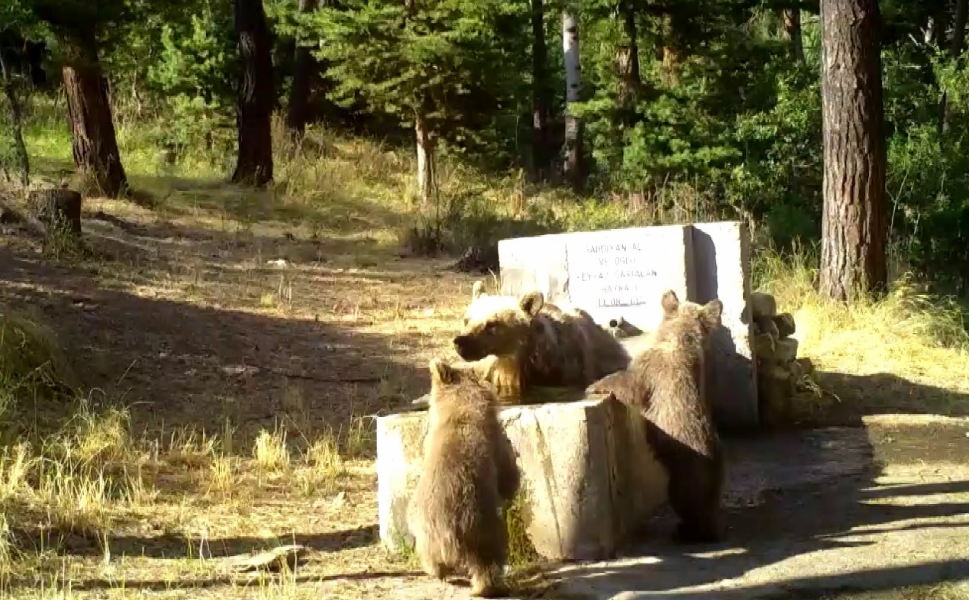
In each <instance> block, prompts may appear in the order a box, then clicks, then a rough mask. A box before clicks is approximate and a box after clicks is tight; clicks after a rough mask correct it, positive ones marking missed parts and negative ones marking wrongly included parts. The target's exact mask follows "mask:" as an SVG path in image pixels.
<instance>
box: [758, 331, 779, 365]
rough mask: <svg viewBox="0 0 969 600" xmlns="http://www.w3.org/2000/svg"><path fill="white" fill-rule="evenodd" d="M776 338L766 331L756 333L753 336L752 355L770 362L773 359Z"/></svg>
mask: <svg viewBox="0 0 969 600" xmlns="http://www.w3.org/2000/svg"><path fill="white" fill-rule="evenodd" d="M776 344H777V338H776V337H774V336H772V335H770V334H768V333H758V334H757V335H755V336H754V355H755V356H756V357H757V360H759V361H763V362H772V361H773V360H774V352H775V346H776Z"/></svg>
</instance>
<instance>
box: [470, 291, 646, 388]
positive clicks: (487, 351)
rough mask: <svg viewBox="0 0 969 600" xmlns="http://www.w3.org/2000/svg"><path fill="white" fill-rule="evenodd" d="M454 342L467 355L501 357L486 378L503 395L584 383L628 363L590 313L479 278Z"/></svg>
mask: <svg viewBox="0 0 969 600" xmlns="http://www.w3.org/2000/svg"><path fill="white" fill-rule="evenodd" d="M454 348H455V350H456V351H457V353H458V355H459V356H460V357H461V358H462V359H463V360H465V361H480V360H482V359H485V358H486V357H488V356H490V355H493V356H495V357H497V361H496V363H495V364H494V367H493V368H492V369H490V373H489V376H488V381H490V382H491V383H492V384H494V385H495V386H496V387H497V389H498V393H499V395H501V396H502V397H510V396H520V395H521V393H522V391H523V390H525V389H527V388H528V387H530V386H552V387H572V388H579V389H582V388H585V387H586V386H588V385H589V384H591V383H592V382H594V381H596V380H598V379H599V378H601V377H603V376H605V375H608V374H610V373H614V372H616V371H618V370H620V369H624V368H626V367H627V366H628V365H629V360H630V358H629V354H628V353H627V352H626V350H625V348H623V346H622V344H621V343H619V341H618V340H616V338H615V337H614V336H612V335H611V334H610V333H609V332H608V331H606V330H605V329H603V328H602V327H600V326H599V325H598V324H596V322H595V321H593V319H592V317H591V316H590V315H589V313H587V312H585V311H584V310H581V309H577V308H572V309H568V310H566V309H562V308H559V307H558V306H556V305H554V304H551V303H549V302H546V301H545V296H544V294H542V293H541V292H538V291H535V292H530V293H528V294H524V295H522V296H521V297H515V296H504V295H490V294H486V293H485V291H484V283H483V282H481V281H476V282H475V284H474V288H473V290H472V293H471V304H470V305H469V306H468V308H467V310H466V312H465V314H464V322H463V326H462V330H461V333H460V334H459V335H458V336H457V337H455V338H454Z"/></svg>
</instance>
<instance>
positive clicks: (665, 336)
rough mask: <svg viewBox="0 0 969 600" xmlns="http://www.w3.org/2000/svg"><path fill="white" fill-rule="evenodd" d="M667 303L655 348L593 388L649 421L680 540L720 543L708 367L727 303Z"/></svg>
mask: <svg viewBox="0 0 969 600" xmlns="http://www.w3.org/2000/svg"><path fill="white" fill-rule="evenodd" d="M661 302H662V306H663V319H662V321H661V323H660V325H659V327H658V328H657V330H656V332H655V339H654V343H653V345H652V346H651V347H650V348H649V349H647V350H645V351H643V352H642V353H641V354H640V355H639V356H637V357H636V358H634V359H633V361H632V363H630V365H629V368H628V369H627V370H625V371H619V372H617V373H613V374H612V375H608V376H606V377H604V378H602V379H600V380H599V381H597V382H596V383H594V384H592V385H591V386H589V388H588V389H589V391H590V392H593V393H611V394H613V396H615V398H616V399H617V400H619V401H620V402H622V403H624V404H626V405H628V406H633V407H635V408H637V409H639V410H640V412H641V413H642V415H643V417H644V418H645V419H646V435H647V438H648V440H649V443H650V446H651V447H652V448H653V450H654V451H655V452H656V456H657V458H658V459H659V461H660V462H661V463H662V464H663V466H664V467H665V469H666V472H667V475H668V478H669V481H668V487H667V491H668V497H669V502H670V505H671V506H672V507H673V510H674V512H676V514H677V516H678V517H679V518H680V524H679V527H678V529H677V534H678V537H679V538H680V539H681V540H682V541H685V542H714V541H719V540H721V539H722V538H723V537H724V534H725V532H726V527H725V524H724V519H723V508H722V499H721V498H722V492H723V484H724V460H723V451H722V449H721V446H720V438H719V436H718V434H717V430H716V426H715V424H714V420H713V409H712V406H711V405H710V401H709V399H708V395H707V391H706V386H707V382H706V379H705V376H704V373H705V364H704V363H705V354H706V347H707V344H708V340H709V339H710V335H711V333H712V332H713V331H714V330H715V329H716V328H718V327H719V326H720V323H721V321H720V317H721V313H722V312H723V303H722V302H721V301H720V300H711V301H710V302H708V303H706V304H704V305H702V306H701V305H699V304H696V303H694V302H689V301H682V302H681V301H680V300H679V299H678V298H677V297H676V293H674V292H673V291H672V290H670V291H667V292H666V293H664V294H663V297H662V301H661Z"/></svg>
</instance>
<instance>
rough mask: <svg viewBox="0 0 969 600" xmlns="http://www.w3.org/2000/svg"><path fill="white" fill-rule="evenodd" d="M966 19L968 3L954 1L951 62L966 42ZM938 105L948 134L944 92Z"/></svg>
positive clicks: (950, 50) (948, 110)
mask: <svg viewBox="0 0 969 600" xmlns="http://www.w3.org/2000/svg"><path fill="white" fill-rule="evenodd" d="M967 17H969V2H967V0H956V15H955V22H954V23H953V26H952V39H951V40H950V41H949V58H951V59H952V60H957V59H958V58H959V57H960V56H961V55H962V49H963V47H964V45H965V42H966V18H967ZM943 30H944V28H943ZM939 104H940V108H941V113H942V133H948V132H949V123H950V121H951V120H952V115H951V112H952V111H951V109H950V107H949V101H948V98H947V97H946V93H945V92H942V100H941V101H940V103H939Z"/></svg>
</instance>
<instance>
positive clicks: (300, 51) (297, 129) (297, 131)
mask: <svg viewBox="0 0 969 600" xmlns="http://www.w3.org/2000/svg"><path fill="white" fill-rule="evenodd" d="M316 6H317V0H299V7H298V10H299V12H300V13H308V12H312V11H314V10H316ZM295 44H296V51H295V53H294V58H293V87H292V88H291V89H290V93H289V114H288V115H287V125H288V126H289V132H290V135H292V136H293V138H294V139H299V138H302V137H303V133H304V132H305V131H306V121H307V120H309V103H310V87H311V83H312V81H313V78H314V77H315V76H316V74H317V65H316V60H315V59H314V58H313V55H312V54H310V49H309V48H308V47H306V46H301V45H300V44H299V41H298V40H297V41H296V42H295Z"/></svg>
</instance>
